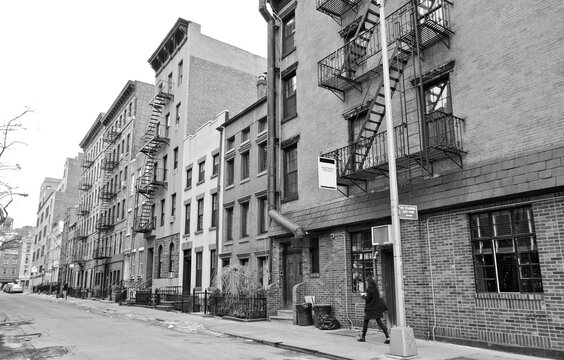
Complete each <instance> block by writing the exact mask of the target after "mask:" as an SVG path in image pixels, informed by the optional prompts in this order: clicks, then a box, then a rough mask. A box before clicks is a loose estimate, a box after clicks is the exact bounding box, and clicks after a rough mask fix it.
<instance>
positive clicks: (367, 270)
mask: <svg viewBox="0 0 564 360" xmlns="http://www.w3.org/2000/svg"><path fill="white" fill-rule="evenodd" d="M351 254H352V291H353V292H365V291H366V289H365V288H364V284H365V281H366V278H367V277H368V276H372V274H374V268H373V262H372V235H371V234H370V231H362V232H356V233H351Z"/></svg>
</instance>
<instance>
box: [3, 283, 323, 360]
mask: <svg viewBox="0 0 564 360" xmlns="http://www.w3.org/2000/svg"><path fill="white" fill-rule="evenodd" d="M0 359H3V360H20V359H120V360H124V359H125V360H127V359H137V360H138V359H167V360H174V359H203V360H206V359H210V360H211V359H213V360H217V359H250V360H252V359H272V360H278V359H288V360H294V359H296V360H298V359H303V360H309V359H318V357H315V356H311V355H307V354H303V353H298V352H294V351H290V350H285V349H280V348H275V347H271V346H266V345H262V344H257V343H256V342H253V341H249V340H243V339H234V338H232V337H228V336H225V335H222V334H220V333H217V332H213V331H209V330H206V329H204V327H203V326H202V325H201V324H197V323H194V324H189V323H185V324H183V325H182V326H181V327H179V326H173V325H172V324H170V323H167V322H166V321H163V320H159V319H154V320H152V321H140V320H139V319H136V318H123V317H118V316H116V314H114V313H112V312H111V309H107V311H105V310H96V311H94V310H87V309H82V308H78V307H74V306H69V304H68V303H65V302H62V301H61V302H48V301H44V300H41V299H38V298H36V297H32V296H26V295H21V294H5V293H0Z"/></svg>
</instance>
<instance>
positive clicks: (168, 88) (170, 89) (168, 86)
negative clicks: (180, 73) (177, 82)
mask: <svg viewBox="0 0 564 360" xmlns="http://www.w3.org/2000/svg"><path fill="white" fill-rule="evenodd" d="M167 79H168V81H167V82H168V83H167V85H166V87H167V88H166V92H167V93H169V94H170V93H172V72H171V73H169V74H168V77H167Z"/></svg>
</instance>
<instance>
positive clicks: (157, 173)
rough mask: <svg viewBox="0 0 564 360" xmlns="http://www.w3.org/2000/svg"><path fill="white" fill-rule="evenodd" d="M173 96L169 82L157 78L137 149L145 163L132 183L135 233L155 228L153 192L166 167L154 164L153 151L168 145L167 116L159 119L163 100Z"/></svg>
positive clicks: (160, 186) (162, 183)
mask: <svg viewBox="0 0 564 360" xmlns="http://www.w3.org/2000/svg"><path fill="white" fill-rule="evenodd" d="M173 99H174V94H173V91H172V83H171V82H168V81H160V82H159V83H158V85H157V93H156V95H155V96H154V97H153V99H152V100H151V103H150V104H151V106H152V107H153V109H152V111H151V118H150V119H149V122H148V123H147V131H146V132H145V134H144V135H143V138H142V143H143V144H144V145H143V147H142V148H141V149H140V151H141V152H142V153H143V154H145V163H144V164H143V170H142V173H141V176H140V177H139V178H138V179H137V182H136V186H135V188H136V191H137V196H136V206H135V220H134V225H133V230H134V231H135V232H139V233H149V232H151V231H153V230H154V229H155V221H156V218H155V214H154V212H155V195H156V193H157V191H158V190H159V189H163V188H166V187H167V182H166V175H167V174H166V170H165V169H164V168H159V167H158V160H157V153H158V152H159V150H160V148H161V147H162V146H163V145H168V144H169V143H170V139H169V136H168V133H167V132H168V128H169V125H170V124H167V123H164V122H165V121H168V120H169V119H164V118H163V109H164V107H165V105H166V104H167V102H169V101H172V100H173Z"/></svg>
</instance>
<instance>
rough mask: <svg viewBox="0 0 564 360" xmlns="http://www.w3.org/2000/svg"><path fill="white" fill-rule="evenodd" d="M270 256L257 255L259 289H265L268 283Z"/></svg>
mask: <svg viewBox="0 0 564 360" xmlns="http://www.w3.org/2000/svg"><path fill="white" fill-rule="evenodd" d="M267 260H268V257H266V256H261V257H257V283H258V286H259V289H264V288H265V287H266V286H267V285H268V266H267Z"/></svg>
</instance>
